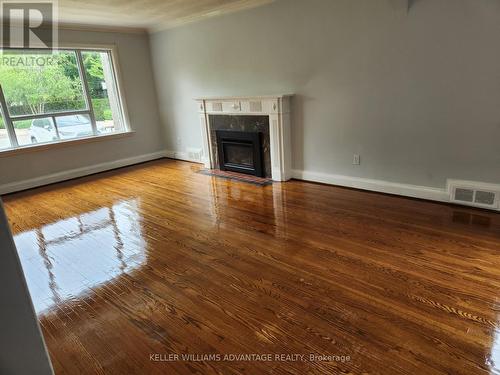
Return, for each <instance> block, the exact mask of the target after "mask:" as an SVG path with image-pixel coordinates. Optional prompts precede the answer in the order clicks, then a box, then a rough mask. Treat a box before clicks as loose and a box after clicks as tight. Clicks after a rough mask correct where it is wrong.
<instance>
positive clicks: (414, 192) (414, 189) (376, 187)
mask: <svg viewBox="0 0 500 375" xmlns="http://www.w3.org/2000/svg"><path fill="white" fill-rule="evenodd" d="M292 177H293V178H296V179H299V180H306V181H314V182H322V183H325V184H331V185H339V186H345V187H351V188H356V189H362V190H369V191H376V192H380V193H386V194H394V195H402V196H405V197H411V198H420V199H428V200H432V201H438V202H449V201H450V196H449V194H448V192H447V191H446V189H439V188H432V187H428V186H418V185H409V184H400V183H395V182H389V181H382V180H372V179H368V178H360V177H350V176H342V175H335V174H326V173H319V172H310V171H300V170H293V171H292Z"/></svg>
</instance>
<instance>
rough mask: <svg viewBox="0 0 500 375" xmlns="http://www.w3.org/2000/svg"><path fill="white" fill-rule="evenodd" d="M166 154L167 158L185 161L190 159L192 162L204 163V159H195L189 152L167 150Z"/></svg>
mask: <svg viewBox="0 0 500 375" xmlns="http://www.w3.org/2000/svg"><path fill="white" fill-rule="evenodd" d="M165 155H166V157H167V158H170V159H177V160H184V161H189V162H191V163H199V164H203V163H204V161H203V160H201V161H200V160H195V159H191V158H189V156H188V153H187V152H182V151H170V150H167V151H165Z"/></svg>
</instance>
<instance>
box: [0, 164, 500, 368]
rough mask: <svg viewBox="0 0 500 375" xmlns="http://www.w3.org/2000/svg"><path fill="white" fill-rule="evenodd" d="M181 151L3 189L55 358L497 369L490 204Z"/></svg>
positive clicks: (133, 363) (76, 364)
mask: <svg viewBox="0 0 500 375" xmlns="http://www.w3.org/2000/svg"><path fill="white" fill-rule="evenodd" d="M198 168H199V167H198V166H197V165H195V164H189V163H185V162H178V161H171V160H166V159H165V160H161V161H156V162H151V163H146V164H142V165H139V166H134V167H130V168H125V169H121V170H118V171H113V172H108V173H103V174H100V175H96V176H91V177H87V178H83V179H79V180H75V181H70V182H66V183H61V184H57V185H52V186H49V187H45V188H41V189H36V190H31V191H27V192H23V193H18V194H14V195H9V196H6V197H4V200H5V206H6V209H7V214H8V216H9V219H10V222H11V225H12V229H13V232H14V234H15V240H16V244H17V246H18V251H19V254H20V257H21V260H22V264H23V268H24V271H25V274H26V277H27V281H28V284H29V288H30V292H31V294H32V298H33V301H34V304H35V308H36V310H37V313H38V315H39V319H40V322H41V326H42V329H43V332H44V335H45V338H46V342H47V345H48V348H49V351H50V355H51V358H52V361H53V364H54V368H55V371H56V374H252V375H253V374H270V373H272V374H300V375H302V374H383V375H388V374H412V375H413V374H500V215H499V214H497V213H493V212H487V211H480V210H474V209H468V208H463V207H459V206H451V205H443V204H437V203H431V202H425V201H418V200H412V199H405V198H399V197H392V196H387V195H381V194H375V193H369V192H360V191H355V190H349V189H343V188H338V187H332V186H326V185H319V184H312V183H306V182H300V181H290V182H288V183H285V184H274V185H272V186H266V187H258V186H253V185H249V184H245V183H241V182H234V181H230V180H226V179H219V178H215V177H210V176H206V175H202V174H198V173H195V172H196V170H197V169H198ZM182 354H191V355H192V356H193V357H191V358H189V359H185V358H183V357H182ZM241 354H248V355H249V356H247V358H242V357H238V356H239V355H240V356H241ZM252 354H254V356H251V355H252ZM267 354H270V355H271V358H268V357H267V356H266V355H267ZM281 354H283V355H289V357H288V358H281V357H278V358H277V357H275V355H281ZM299 354H300V355H305V357H304V358H301V357H298V358H294V357H292V355H299ZM311 354H313V355H317V356H338V358H317V357H315V358H311V357H310V355H311ZM176 355H178V356H179V357H178V358H176V357H175V356H176ZM219 355H220V357H219ZM225 355H228V356H227V357H225ZM230 355H233V356H232V357H231V356H230ZM257 355H258V356H259V357H257ZM208 356H211V357H210V358H207V357H208ZM341 356H343V357H341ZM252 359H253V360H252ZM269 359H271V360H269ZM302 359H304V361H303V360H302Z"/></svg>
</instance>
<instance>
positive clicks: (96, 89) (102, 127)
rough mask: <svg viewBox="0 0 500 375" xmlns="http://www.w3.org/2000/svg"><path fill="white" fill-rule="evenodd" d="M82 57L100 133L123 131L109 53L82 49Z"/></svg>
mask: <svg viewBox="0 0 500 375" xmlns="http://www.w3.org/2000/svg"><path fill="white" fill-rule="evenodd" d="M82 59H83V65H84V70H85V76H86V79H87V82H88V85H89V95H90V98H91V101H92V107H93V109H94V116H95V119H96V125H97V131H98V133H99V134H106V133H112V132H115V131H123V130H124V129H123V126H122V123H123V121H122V116H121V108H120V101H119V99H118V93H117V89H116V84H115V80H114V74H113V69H112V63H111V60H110V55H109V53H108V52H100V51H82Z"/></svg>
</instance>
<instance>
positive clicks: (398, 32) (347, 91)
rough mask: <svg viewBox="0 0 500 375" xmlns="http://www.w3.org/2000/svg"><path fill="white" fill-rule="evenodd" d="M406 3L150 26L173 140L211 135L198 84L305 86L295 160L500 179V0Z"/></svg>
mask: <svg viewBox="0 0 500 375" xmlns="http://www.w3.org/2000/svg"><path fill="white" fill-rule="evenodd" d="M405 3H406V1H405V0H376V1H374V0H278V1H277V2H275V3H272V4H271V5H267V6H263V7H259V8H256V9H253V10H248V11H244V12H240V13H235V14H230V15H227V16H222V17H216V18H212V19H209V20H206V21H203V22H199V23H195V24H190V25H186V26H183V27H180V28H177V29H171V30H166V31H163V32H159V33H156V34H154V35H152V37H151V48H152V54H153V66H154V70H155V77H156V84H157V90H158V95H159V102H160V111H161V115H162V119H163V126H164V129H165V137H166V138H165V141H166V145H167V149H169V150H173V151H181V152H182V151H184V150H185V148H186V147H189V146H193V147H201V134H200V126H199V123H198V117H197V113H196V107H195V104H194V102H193V100H192V99H193V98H194V97H196V96H203V95H251V94H255V95H259V94H276V93H295V94H296V95H297V96H296V98H295V99H294V102H293V106H294V108H293V122H294V123H293V163H294V169H298V170H306V171H312V172H321V173H327V174H341V175H348V176H354V177H364V178H371V179H378V180H387V181H394V182H400V183H407V184H415V185H424V186H430V187H444V186H445V182H446V179H447V178H456V179H469V180H476V181H485V182H492V183H500V48H499V42H498V41H499V40H500V1H498V0H418V1H413V3H414V4H413V7H412V8H411V10H410V12H409V13H408V14H407V13H406V11H405V8H404V4H405ZM354 153H359V154H361V158H362V164H361V165H360V166H353V165H352V158H353V154H354Z"/></svg>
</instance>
